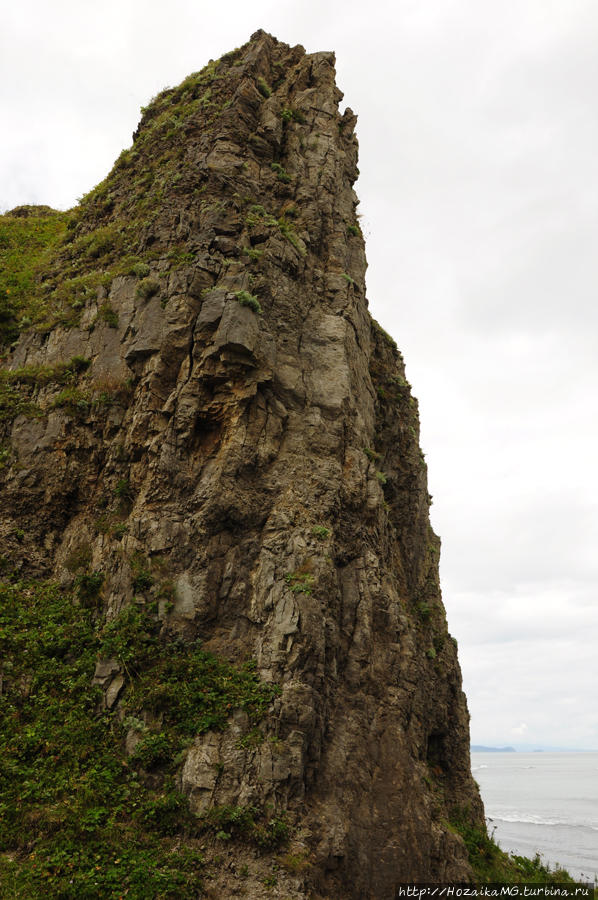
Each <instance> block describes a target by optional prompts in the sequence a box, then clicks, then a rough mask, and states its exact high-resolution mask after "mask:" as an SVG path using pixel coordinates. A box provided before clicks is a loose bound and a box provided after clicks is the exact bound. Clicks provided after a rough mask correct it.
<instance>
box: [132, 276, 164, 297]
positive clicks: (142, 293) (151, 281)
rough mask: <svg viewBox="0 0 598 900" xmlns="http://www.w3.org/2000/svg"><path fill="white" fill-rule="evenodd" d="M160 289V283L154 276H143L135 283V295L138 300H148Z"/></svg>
mask: <svg viewBox="0 0 598 900" xmlns="http://www.w3.org/2000/svg"><path fill="white" fill-rule="evenodd" d="M159 290H160V283H159V282H158V281H156V279H155V278H144V279H143V281H140V282H139V284H138V285H137V290H136V291H135V296H136V297H138V298H139V299H140V300H149V299H150V297H153V296H154V294H157V293H158V291H159Z"/></svg>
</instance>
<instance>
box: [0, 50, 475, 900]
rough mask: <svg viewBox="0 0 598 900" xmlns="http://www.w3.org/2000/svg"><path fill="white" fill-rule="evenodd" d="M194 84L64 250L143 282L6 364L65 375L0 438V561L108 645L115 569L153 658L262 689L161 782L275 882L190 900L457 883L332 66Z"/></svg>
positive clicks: (148, 118) (95, 299)
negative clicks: (113, 239)
mask: <svg viewBox="0 0 598 900" xmlns="http://www.w3.org/2000/svg"><path fill="white" fill-rule="evenodd" d="M211 65H212V69H211V70H210V71H209V73H208V74H209V79H208V81H206V77H205V76H204V77H203V81H202V80H201V79H196V80H195V81H193V78H191V79H188V80H187V81H188V82H189V83H188V84H187V83H185V84H187V86H186V87H185V86H184V85H183V86H181V88H178V89H175V90H174V91H171V92H165V93H164V94H163V95H161V96H160V97H159V98H157V99H156V100H155V101H154V103H153V104H152V105H150V107H149V108H148V110H147V111H146V113H145V115H144V118H143V120H142V122H141V124H140V127H139V129H138V131H137V132H136V136H135V141H134V144H133V147H132V150H131V151H128V152H127V153H126V154H125V155H124V156H123V157H122V158H121V159H120V160H119V162H118V163H117V165H116V166H115V169H114V171H113V172H112V173H111V175H110V176H109V178H108V179H107V182H106V183H105V185H104V186H103V187H101V189H100V190H97V191H96V193H95V194H93V193H92V195H90V198H88V200H87V203H86V205H85V204H84V206H83V211H82V213H81V215H80V217H79V219H78V222H77V225H76V228H75V229H74V239H75V243H76V242H77V241H78V242H79V245H81V246H82V240H83V238H84V237H85V236H86V235H93V234H96V233H97V231H98V229H100V230H101V229H104V230H106V229H110V228H113V229H115V230H116V232H117V233H118V234H124V235H126V241H127V242H128V243H127V246H126V247H123V248H122V250H121V251H120V252H121V254H123V255H124V254H125V253H127V252H128V253H132V254H133V255H134V256H136V257H138V258H139V259H142V260H144V261H146V265H147V267H148V270H149V271H148V272H146V271H145V270H144V271H143V274H144V278H142V279H140V277H139V276H138V275H136V274H130V273H129V274H127V273H126V272H123V273H121V274H118V275H116V276H115V277H114V278H113V279H112V280H109V281H108V280H107V279H105V281H107V283H104V284H101V285H98V286H97V287H95V288H94V294H93V296H90V297H88V298H87V299H86V301H85V304H84V308H83V309H82V310H81V312H80V314H79V317H78V320H77V321H76V322H75V323H74V324H73V323H72V322H69V323H68V327H67V325H66V324H65V325H60V324H57V325H55V326H54V327H53V328H52V329H51V331H50V332H49V333H46V334H41V333H40V332H39V330H38V331H36V330H35V329H32V330H30V331H28V332H26V333H25V334H24V335H23V336H22V337H21V339H20V341H19V342H18V344H17V345H16V347H15V348H14V349H13V350H12V352H11V353H10V355H9V357H8V361H7V364H8V367H9V368H11V369H13V370H17V369H19V368H21V369H22V367H24V366H35V365H37V366H44V367H51V366H56V365H58V364H60V363H62V362H65V361H68V360H70V359H72V358H73V357H83V358H85V359H88V360H90V365H89V367H88V368H87V369H86V370H85V371H84V372H82V374H81V376H80V380H79V382H78V389H79V391H80V392H81V393H80V395H77V396H75V397H74V399H72V402H66V401H60V402H58V401H57V392H58V388H56V387H55V386H53V385H52V384H51V383H48V384H47V385H45V386H41V387H39V388H36V389H35V392H34V393H35V397H34V400H35V403H36V404H37V406H38V408H39V414H38V415H36V416H35V417H32V416H31V415H26V414H24V413H19V414H17V415H16V416H15V417H13V418H10V417H7V420H6V421H5V422H4V423H3V428H4V439H5V441H6V442H7V446H10V456H9V457H8V461H7V465H6V466H5V467H4V468H3V469H2V471H0V478H2V480H3V484H2V501H1V504H2V517H3V521H2V534H3V538H2V540H3V543H4V544H5V546H6V548H7V551H6V552H7V553H8V555H9V557H10V558H11V559H12V560H13V561H14V562H15V563H16V564H18V565H19V566H21V567H22V569H23V571H24V572H26V571H28V572H32V573H34V574H52V575H54V576H55V577H58V578H59V579H62V580H64V581H65V582H66V581H68V580H69V579H70V580H72V578H73V573H74V572H75V571H77V565H78V560H79V559H80V558H81V559H82V558H85V559H86V564H88V565H89V567H90V568H91V569H92V570H94V571H101V572H102V573H103V576H104V582H103V586H102V595H101V598H102V603H103V610H104V614H105V615H106V617H108V619H110V618H111V617H114V616H115V615H116V614H117V613H118V611H119V610H121V609H122V608H123V607H124V606H126V605H127V604H130V603H131V602H132V601H133V597H134V595H137V594H139V593H140V591H139V588H138V587H137V589H136V588H135V586H134V585H135V577H136V575H135V573H136V571H138V569H139V565H140V563H139V560H140V559H142V560H143V561H144V562H143V565H144V566H147V567H148V569H151V570H152V571H153V572H154V579H153V584H152V585H150V586H147V585H146V587H145V588H144V592H145V596H146V599H147V602H150V601H152V600H155V601H156V602H157V603H158V609H159V615H160V618H161V621H162V630H163V634H164V635H165V636H167V637H168V638H169V639H172V640H175V639H181V638H182V639H183V640H190V639H192V638H195V637H197V636H201V637H202V638H203V640H204V642H205V646H206V648H207V649H209V650H212V651H214V652H217V653H219V654H222V655H224V656H226V657H228V658H230V659H232V660H241V659H246V658H254V659H256V660H257V670H258V672H259V674H260V676H261V678H262V679H264V680H265V681H269V682H276V683H278V684H279V685H280V687H281V695H280V697H279V698H278V699H277V700H276V701H275V703H274V705H273V707H272V708H271V710H270V712H269V715H268V717H267V719H266V720H265V721H264V723H263V724H262V725H261V726H260V733H259V734H257V735H253V736H251V734H250V726H249V723H248V721H247V720H246V716H244V714H243V713H242V712H241V711H240V710H237V711H235V710H232V711H231V718H230V724H229V727H228V728H227V729H226V730H225V731H223V732H208V733H207V734H204V735H201V736H199V737H197V738H196V740H195V741H194V743H193V744H192V746H190V747H189V748H188V749H187V751H186V755H185V759H184V760H183V761H182V763H181V766H180V773H179V781H180V786H181V788H182V790H183V792H184V793H185V794H186V795H187V796H188V797H189V800H190V804H191V808H192V809H193V810H194V811H195V812H197V813H198V814H199V813H203V812H205V811H206V809H209V808H210V807H213V806H219V805H223V804H228V805H231V806H241V805H244V804H253V803H258V804H262V805H263V804H270V805H271V808H273V809H274V810H276V811H277V812H279V813H280V814H281V815H282V814H284V815H285V816H286V817H287V821H288V822H289V824H290V825H291V827H292V839H291V850H292V851H293V852H294V853H295V854H296V855H297V858H298V859H300V860H302V864H301V865H299V864H297V865H295V867H294V870H293V871H290V870H287V869H284V867H283V868H282V869H281V870H280V871H279V874H278V883H277V886H276V887H272V886H271V887H264V885H263V879H261V878H260V877H258V874H259V873H260V871H261V873H262V875H263V873H264V872H268V871H270V870H271V869H270V868H268V865H271V862H272V860H271V858H270V859H269V860H266V861H264V859H265V858H266V856H267V854H265V855H263V856H262V857H259V856H258V858H257V862H256V865H254V866H253V867H252V873H253V874H250V876H249V878H248V879H245V880H244V881H243V883H242V889H241V888H238V887H233V883H234V884H237V882H234V879H233V878H232V874H231V873H234V871H235V867H237V868H238V867H239V865H240V861H246V856H244V855H243V854H244V853H246V851H244V850H239V849H238V848H235V846H227V847H226V848H225V850H224V851H222V850H221V851H220V853H221V854H223V857H224V864H223V866H222V870H221V872H220V874H217V875H215V876H214V880H213V881H212V888H213V890H214V892H215V893H214V894H213V896H218V897H228V896H236V895H237V893H238V894H239V895H241V894H242V893H243V892H244V895H245V896H248V897H261V896H262V895H263V896H269V897H271V896H280V897H287V898H288V897H293V898H303V900H305V898H307V897H310V898H316V897H322V898H324V897H326V898H334V900H341V898H342V900H345V898H353V900H358V898H360V900H361V898H364V900H365V898H371V900H393V898H394V897H395V889H396V886H397V885H398V884H399V883H405V882H413V881H420V882H431V881H442V880H467V879H468V878H469V876H470V870H469V867H468V863H467V854H466V851H465V848H464V845H463V843H462V841H461V839H460V838H458V837H457V836H456V835H455V834H454V833H453V832H452V831H451V829H450V828H449V827H448V825H447V820H448V819H449V818H450V816H451V814H452V812H454V811H455V810H456V809H459V810H460V811H461V812H463V811H464V810H465V811H469V812H468V814H469V815H470V816H471V819H472V821H475V822H478V823H480V822H481V823H483V814H482V808H481V803H480V800H479V796H478V792H477V788H476V786H475V784H474V782H473V781H472V778H471V774H470V765H469V729H468V715H467V709H466V703H465V698H464V695H463V693H462V690H461V676H460V671H459V665H458V661H457V651H456V645H455V642H454V641H453V640H452V639H451V638H450V636H449V634H448V632H447V625H446V620H445V613H444V609H443V606H442V602H441V596H440V588H439V581H438V552H439V540H438V538H437V537H436V536H435V535H434V533H433V531H432V530H431V527H430V524H429V517H428V508H429V496H428V493H427V483H426V466H425V463H424V461H423V458H422V456H421V453H420V449H419V444H418V431H419V430H418V416H417V404H416V402H415V400H414V399H413V398H412V396H411V393H410V388H409V385H408V383H407V382H406V380H405V372H404V367H403V362H402V358H401V356H400V354H399V353H398V351H397V350H396V347H395V345H394V343H393V341H392V340H391V339H390V338H389V337H388V336H387V335H386V334H385V333H384V332H383V331H382V330H381V329H380V328H379V327H378V326H377V325H376V324H375V323H374V322H373V321H372V319H371V318H370V315H369V313H368V309H367V301H366V296H365V280H364V279H365V268H366V261H365V253H364V244H363V238H362V235H361V231H360V228H359V222H358V219H357V217H356V206H357V202H358V201H357V197H356V195H355V193H354V191H353V183H354V181H355V179H356V178H357V174H358V171H357V139H356V137H355V132H354V129H355V124H356V117H355V116H354V114H353V113H352V111H351V110H350V109H347V110H346V111H345V112H344V113H343V114H341V113H339V111H338V104H339V101H340V100H341V98H342V94H341V92H340V91H339V90H338V88H337V87H336V85H335V72H334V56H333V54H332V53H315V54H306V53H305V52H304V50H303V48H301V47H294V48H291V47H288V46H287V45H285V44H282V43H279V42H278V41H276V40H275V39H274V38H272V37H271V36H269V35H267V34H265V33H263V32H258V33H257V34H256V35H254V36H253V37H252V39H251V41H250V42H249V43H248V44H247V45H245V46H244V47H243V48H241V49H240V50H239V51H235V52H234V53H232V54H229V55H228V57H226V58H223V60H221V61H219V62H218V63H215V64H211ZM208 91H209V95H208ZM169 108H170V109H171V112H170V120H169V121H168V122H167V123H166V124H164V121H165V111H167V112H168V110H169ZM163 120H164V121H163ZM102 233H104V232H102ZM65 246H66V249H65V251H64V260H65V263H64V264H65V266H66V259H67V257H68V252H69V250H68V248H69V244H68V243H67V244H66V245H65ZM88 246H89V245H88ZM87 252H89V251H87ZM91 265H92V263H91V262H90V266H91ZM142 282H143V283H145V284H146V287H145V288H143V287H140V286H141V284H142ZM248 297H249V298H254V299H255V300H256V301H257V304H258V305H259V307H258V308H256V303H254V302H253V300H250V301H249V302H248V301H247V298H248ZM260 310H261V311H260ZM110 311H111V312H112V314H113V315H110ZM86 391H87V393H85V392H86ZM102 391H104V393H106V394H108V399H107V400H105V402H99V401H98V399H97V398H98V397H99V396H100V395H101V394H102ZM90 392H91V393H90ZM16 528H18V529H22V531H24V532H25V537H24V539H23V537H22V536H21V537H20V538H19V540H20V543H19V544H18V545H17V543H16V541H15V539H14V537H13V535H14V533H15V529H16ZM23 540H24V544H23ZM11 554H12V555H11ZM73 560H74V561H75V562H73ZM136 566H137V569H136V568H135V567H136ZM156 572H159V573H161V574H159V575H156V574H155V573H156ZM138 582H139V579H138ZM165 585H166V588H165ZM96 678H97V681H98V683H101V684H103V685H104V686H105V689H106V704H107V707H108V708H110V709H114V710H115V711H117V710H118V703H119V697H120V695H121V692H122V691H123V690H126V685H125V679H124V677H123V673H122V672H120V671H119V670H118V667H117V666H115V665H114V662H113V661H112V660H106V661H100V663H99V664H98V669H97V671H96ZM127 740H128V743H129V742H130V743H131V747H134V745H135V732H134V731H132V732H131V735H130V737H129V738H128V739H127ZM260 867H261V869H260ZM256 873H257V874H256Z"/></svg>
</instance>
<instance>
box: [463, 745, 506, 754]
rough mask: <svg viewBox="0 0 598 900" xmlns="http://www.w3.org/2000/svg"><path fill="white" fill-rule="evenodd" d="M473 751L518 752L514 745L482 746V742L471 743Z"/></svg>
mask: <svg viewBox="0 0 598 900" xmlns="http://www.w3.org/2000/svg"><path fill="white" fill-rule="evenodd" d="M471 752H472V753H517V751H516V750H515V748H514V747H482V746H481V744H472V745H471Z"/></svg>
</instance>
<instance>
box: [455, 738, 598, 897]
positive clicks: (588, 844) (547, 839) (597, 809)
mask: <svg viewBox="0 0 598 900" xmlns="http://www.w3.org/2000/svg"><path fill="white" fill-rule="evenodd" d="M471 768H472V772H473V777H474V778H475V780H476V781H477V782H478V784H479V786H480V793H481V795H482V799H483V801H484V806H485V808H486V818H487V819H488V830H489V832H492V831H494V838H495V840H496V841H497V842H498V844H499V845H500V847H501V848H502V849H503V850H507V851H509V852H511V853H517V854H519V855H521V856H530V857H533V856H535V854H536V853H540V854H541V856H542V859H543V862H544V863H547V864H549V865H550V866H551V868H552V867H554V866H555V865H557V864H560V865H561V866H563V868H565V869H567V871H568V872H569V873H570V874H571V875H573V877H575V878H579V879H582V880H583V881H590V882H593V881H594V880H595V879H597V878H598V753H472V754H471Z"/></svg>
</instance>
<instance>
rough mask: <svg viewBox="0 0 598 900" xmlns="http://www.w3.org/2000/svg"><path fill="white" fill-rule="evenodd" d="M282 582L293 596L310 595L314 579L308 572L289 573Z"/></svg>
mask: <svg viewBox="0 0 598 900" xmlns="http://www.w3.org/2000/svg"><path fill="white" fill-rule="evenodd" d="M284 580H285V582H286V583H287V584H288V586H289V587H290V589H291V590H292V592H293V593H294V594H311V592H312V588H313V586H314V577H313V575H310V574H309V573H308V572H289V574H288V575H285V577H284Z"/></svg>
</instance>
